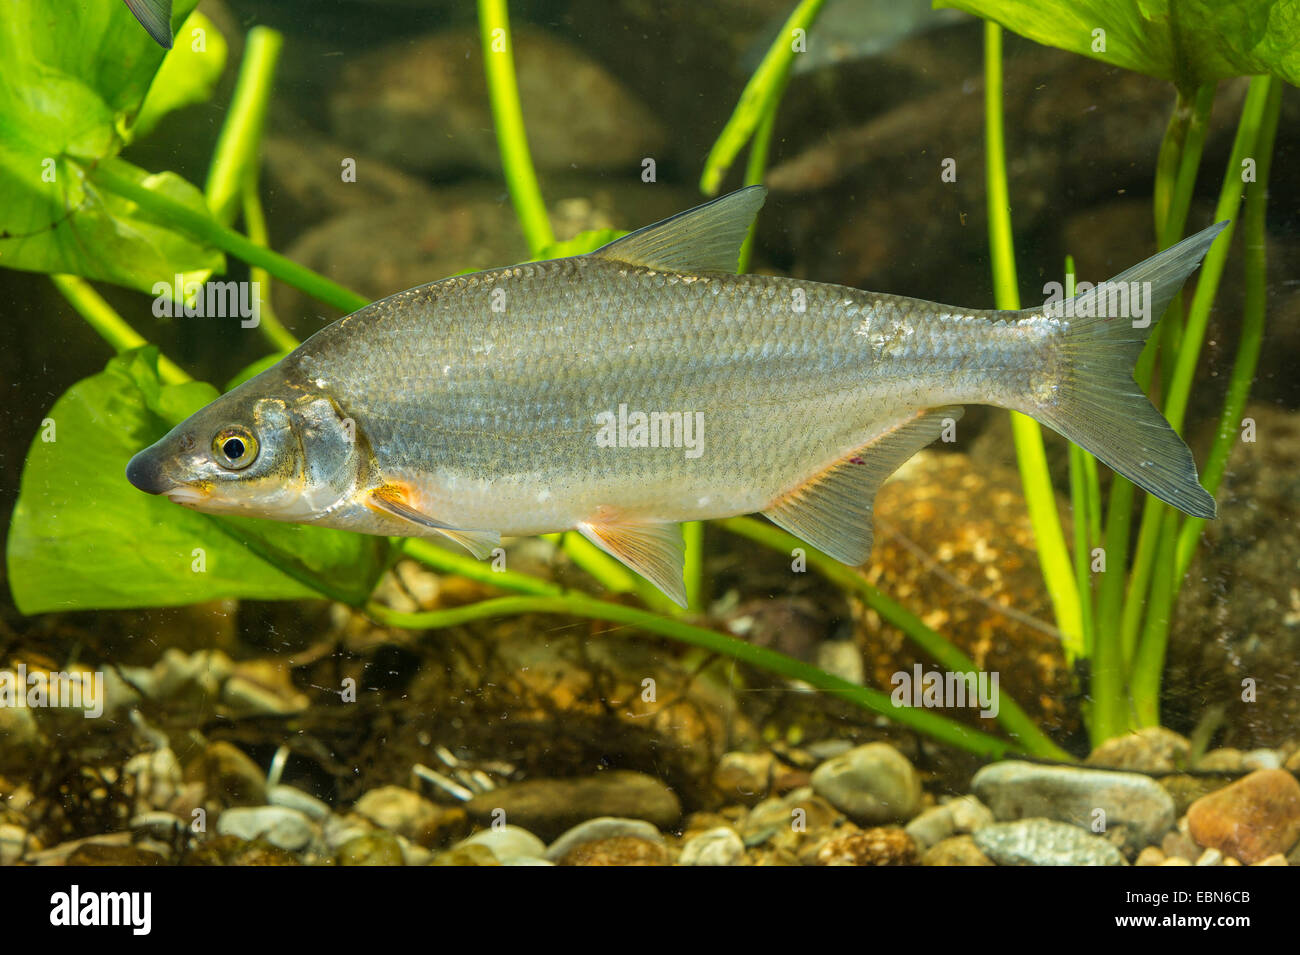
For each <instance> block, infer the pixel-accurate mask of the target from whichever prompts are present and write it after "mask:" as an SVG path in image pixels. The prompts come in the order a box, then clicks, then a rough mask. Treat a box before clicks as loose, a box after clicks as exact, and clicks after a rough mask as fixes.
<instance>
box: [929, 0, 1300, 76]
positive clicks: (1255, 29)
mask: <svg viewBox="0 0 1300 955" xmlns="http://www.w3.org/2000/svg"><path fill="white" fill-rule="evenodd" d="M934 5H935V7H955V8H957V9H959V10H965V11H967V12H968V13H973V14H975V15H976V16H979V17H984V18H985V19H987V20H992V21H994V22H996V23H1000V24H1001V25H1002V26H1004V27H1006V28H1007V29H1008V30H1011V31H1013V32H1015V33H1019V34H1020V35H1021V36H1025V37H1028V38H1029V39H1031V40H1035V41H1036V42H1038V43H1043V44H1046V45H1047V46H1055V47H1059V48H1060V49H1063V50H1069V51H1070V52H1072V53H1079V54H1082V55H1083V56H1090V57H1092V58H1093V59H1097V60H1101V61H1102V62H1104V63H1110V64H1111V65H1113V66H1121V67H1124V68H1125V69H1128V70H1133V71H1135V72H1138V73H1145V74H1147V75H1148V76H1155V77H1159V78H1160V79H1165V80H1169V81H1170V82H1172V83H1174V84H1175V85H1176V86H1177V87H1178V88H1179V89H1181V90H1184V91H1187V92H1190V91H1192V90H1195V89H1196V88H1197V87H1199V86H1202V85H1204V84H1206V83H1213V82H1216V81H1217V80H1221V79H1228V78H1230V77H1233V76H1250V75H1255V74H1260V73H1271V74H1273V75H1274V76H1278V77H1280V78H1281V79H1283V80H1286V81H1287V82H1288V83H1292V84H1298V83H1300V44H1298V43H1297V42H1296V37H1297V36H1300V0H1231V2H1225V0H936V2H935V4H934Z"/></svg>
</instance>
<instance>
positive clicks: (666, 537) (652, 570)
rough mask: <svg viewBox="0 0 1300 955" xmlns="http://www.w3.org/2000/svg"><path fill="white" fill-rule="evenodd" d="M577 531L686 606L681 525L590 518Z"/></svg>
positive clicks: (670, 598)
mask: <svg viewBox="0 0 1300 955" xmlns="http://www.w3.org/2000/svg"><path fill="white" fill-rule="evenodd" d="M578 533H580V534H581V535H582V536H583V537H585V538H587V540H589V541H591V542H592V543H593V544H595V545H596V546H597V547H599V548H600V549H601V550H603V551H604V552H605V553H607V554H609V556H611V557H613V558H615V559H616V560H619V561H621V562H622V563H624V564H626V565H627V566H628V567H631V568H632V569H633V570H635V571H636V572H637V573H638V574H640V575H641V576H642V577H644V578H645V579H646V580H648V581H650V583H652V584H654V585H655V586H656V587H658V588H659V589H660V590H662V591H663V592H664V594H665V595H667V597H668V599H669V600H671V601H672V602H673V603H675V604H677V605H678V606H679V607H685V606H686V583H685V576H684V570H683V568H684V566H685V563H686V546H685V544H684V542H683V541H682V529H681V527H680V526H679V525H677V524H615V523H610V524H601V523H596V522H590V523H584V524H579V525H578Z"/></svg>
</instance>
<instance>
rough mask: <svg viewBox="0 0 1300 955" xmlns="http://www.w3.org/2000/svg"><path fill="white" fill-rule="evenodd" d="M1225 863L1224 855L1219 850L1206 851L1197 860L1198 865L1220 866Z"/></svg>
mask: <svg viewBox="0 0 1300 955" xmlns="http://www.w3.org/2000/svg"><path fill="white" fill-rule="evenodd" d="M1222 861H1223V853H1222V852H1220V851H1219V850H1218V849H1206V850H1205V851H1204V852H1202V853H1201V854H1200V856H1199V857H1198V858H1197V860H1196V864H1197V865H1218V864H1219V863H1221V862H1222Z"/></svg>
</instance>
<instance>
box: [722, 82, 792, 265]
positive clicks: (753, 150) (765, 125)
mask: <svg viewBox="0 0 1300 955" xmlns="http://www.w3.org/2000/svg"><path fill="white" fill-rule="evenodd" d="M792 65H793V64H787V65H786V70H785V74H784V76H783V77H782V80H781V86H780V89H779V90H778V92H777V95H776V98H775V99H773V100H772V105H771V108H770V109H769V110H768V111H767V112H766V113H764V114H763V119H762V121H761V122H760V123H759V124H758V129H757V130H755V131H754V141H753V142H752V143H751V144H750V147H749V156H748V158H747V159H746V161H745V185H747V186H759V185H762V184H763V176H764V175H766V174H767V158H768V156H769V154H770V153H771V150H772V134H773V132H774V131H775V130H776V114H777V108H778V107H779V106H780V105H781V96H782V95H784V93H785V88H786V86H787V85H788V84H789V81H790V69H791V66H792ZM757 233H758V217H757V216H755V217H754V221H753V222H751V223H750V224H749V232H747V233H746V234H745V241H744V242H742V243H741V244H740V262H739V264H738V265H737V267H736V271H737V272H738V273H741V274H743V273H745V272H748V271H749V263H750V261H751V260H752V259H753V257H754V236H755V235H757Z"/></svg>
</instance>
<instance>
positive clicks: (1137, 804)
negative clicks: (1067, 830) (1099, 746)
mask: <svg viewBox="0 0 1300 955" xmlns="http://www.w3.org/2000/svg"><path fill="white" fill-rule="evenodd" d="M971 789H972V790H973V792H974V793H975V795H976V796H978V797H979V798H980V800H981V801H982V802H983V803H984V804H985V805H987V806H988V807H989V808H990V809H992V810H993V814H994V816H996V817H997V818H998V819H999V820H1004V821H1005V820H1013V819H1024V818H1026V817H1033V816H1040V817H1043V818H1047V819H1055V820H1057V821H1058V822H1068V823H1070V824H1071V825H1075V826H1080V827H1082V828H1085V829H1091V828H1092V827H1093V824H1094V821H1095V819H1096V818H1097V817H1096V813H1097V811H1098V810H1100V811H1101V812H1103V813H1105V817H1104V821H1105V827H1106V829H1105V831H1106V832H1109V833H1114V832H1115V831H1116V830H1117V829H1118V830H1119V831H1120V833H1121V834H1122V836H1123V842H1124V846H1125V848H1127V849H1129V850H1131V851H1133V852H1137V851H1138V850H1140V849H1141V848H1142V847H1143V846H1149V845H1153V844H1156V843H1159V841H1160V838H1161V837H1162V836H1163V835H1164V834H1165V833H1166V832H1168V831H1169V830H1170V829H1172V828H1173V825H1174V801H1173V799H1172V798H1171V797H1170V795H1169V794H1168V793H1167V792H1165V790H1164V789H1162V788H1161V786H1160V784H1159V783H1157V782H1156V781H1155V780H1153V779H1151V778H1150V777H1147V776H1140V775H1136V774H1133V773H1115V772H1106V771H1104V770H1097V769H1077V768H1075V767H1072V766H1038V765H1035V764H1033V763H1023V762H1018V761H1009V762H1004V763H995V764H993V765H992V766H985V767H984V768H983V769H981V770H980V771H979V772H978V773H976V774H975V778H974V780H972V782H971Z"/></svg>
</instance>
